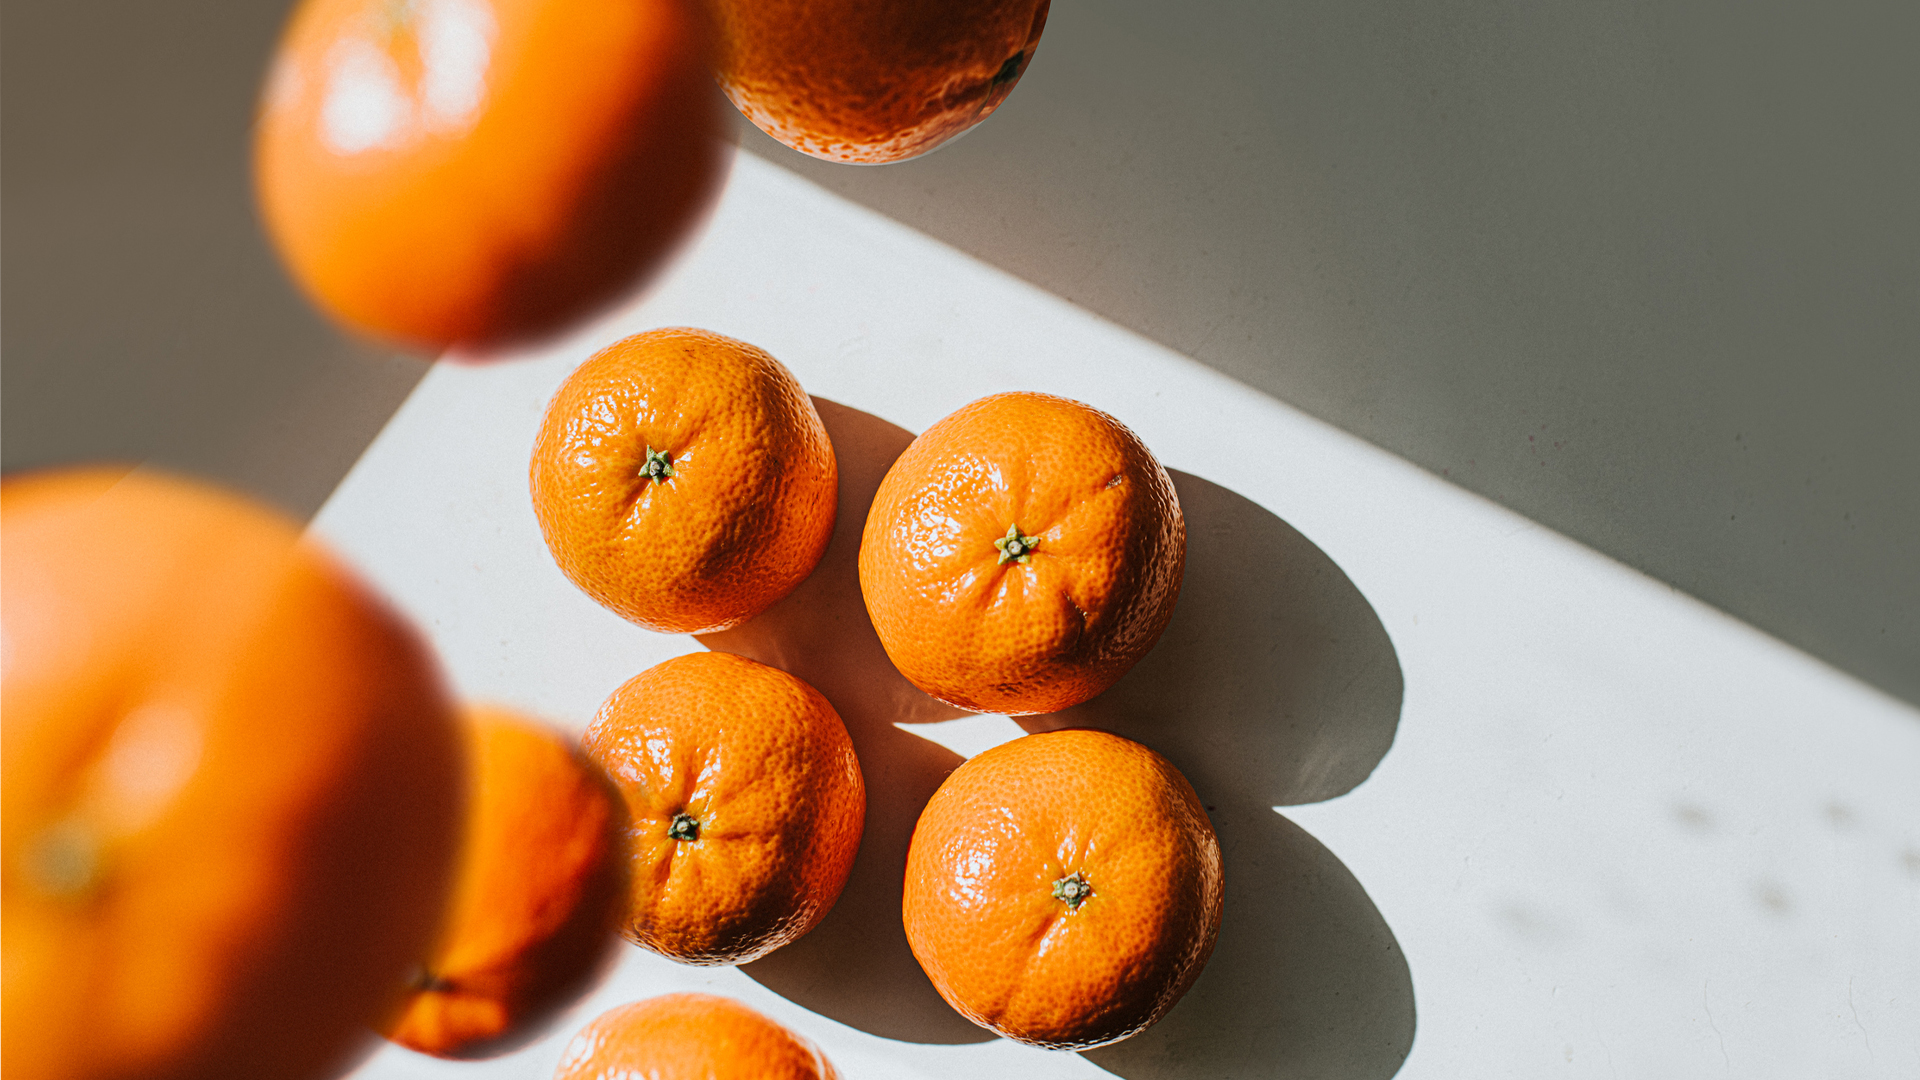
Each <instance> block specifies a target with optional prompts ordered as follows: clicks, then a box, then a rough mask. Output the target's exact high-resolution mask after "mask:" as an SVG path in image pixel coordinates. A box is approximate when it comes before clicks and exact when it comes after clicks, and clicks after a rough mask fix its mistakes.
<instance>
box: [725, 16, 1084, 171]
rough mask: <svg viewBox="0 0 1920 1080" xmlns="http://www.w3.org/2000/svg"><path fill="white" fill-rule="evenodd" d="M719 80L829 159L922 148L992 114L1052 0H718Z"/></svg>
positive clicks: (746, 105) (892, 157) (866, 160)
mask: <svg viewBox="0 0 1920 1080" xmlns="http://www.w3.org/2000/svg"><path fill="white" fill-rule="evenodd" d="M709 3H710V4H711V6H712V8H713V11H714V22H715V26H716V29H717V31H718V39H719V48H718V55H719V61H718V70H719V76H720V86H721V88H722V89H724V90H725V91H726V92H727V97H728V98H730V99H732V101H733V103H734V105H735V106H736V107H737V108H739V110H740V111H741V112H742V113H743V114H745V115H746V117H747V119H749V120H751V121H753V123H754V125H755V126H757V127H758V128H760V130H762V131H764V132H766V133H767V134H769V135H771V136H773V137H774V138H775V139H778V140H780V141H781V142H783V143H785V144H787V145H788V146H791V147H793V148H794V149H795V150H799V151H801V152H802V153H806V154H811V155H813V156H814V157H817V158H825V159H826V160H828V161H845V162H856V163H861V164H870V165H871V164H880V163H882V162H889V161H902V160H905V159H906V158H910V157H914V156H916V155H919V154H924V153H926V152H927V151H929V150H932V149H933V148H934V147H936V146H939V145H940V144H941V143H943V142H945V141H947V140H948V139H951V138H953V137H955V136H957V135H959V134H961V133H962V132H964V131H966V130H967V129H969V128H971V127H973V126H974V125H975V124H978V123H979V122H980V121H982V120H984V119H986V118H987V115H988V114H989V113H991V112H993V110H994V109H996V108H998V107H999V105H1000V103H1001V102H1003V101H1005V100H1006V98H1007V95H1008V94H1010V93H1012V92H1013V86H1014V84H1015V83H1017V82H1019V81H1020V76H1021V74H1022V73H1024V72H1025V71H1026V70H1027V64H1028V63H1029V62H1031V61H1032V59H1033V50H1034V48H1035V47H1036V46H1037V45H1039V44H1040V32H1041V30H1043V29H1044V28H1045V27H1046V25H1047V4H1048V0H914V2H912V3H900V2H898V0H709Z"/></svg>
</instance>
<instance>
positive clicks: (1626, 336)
mask: <svg viewBox="0 0 1920 1080" xmlns="http://www.w3.org/2000/svg"><path fill="white" fill-rule="evenodd" d="M283 11H284V7H283V6H282V5H277V4H272V3H266V4H262V3H254V4H243V3H239V2H238V0H183V2H178V3H164V4H163V3H133V2H126V0H119V2H108V0H68V2H64V3H54V2H49V0H38V2H29V0H15V2H13V3H11V4H10V5H8V7H7V8H6V10H5V13H4V25H3V28H0V43H3V44H0V47H3V48H4V60H3V62H0V80H3V83H0V110H3V112H4V115H3V116H0V135H3V137H4V142H5V145H4V153H3V155H0V167H3V168H4V176H3V177H0V183H3V184H4V189H3V190H4V199H5V206H4V209H3V210H0V214H3V215H4V224H5V234H4V241H5V248H4V276H3V278H0V282H3V284H4V297H3V299H0V302H3V303H4V322H3V323H0V333H3V334H4V340H3V347H4V390H5V394H4V418H3V427H0V436H3V438H0V442H3V443H4V455H5V466H6V467H7V468H8V469H15V468H21V467H27V466H31V465H36V464H43V463H47V462H52V461H60V460H68V459H74V458H87V457H101V456H115V457H121V458H132V459H150V460H154V461H157V462H161V463H165V464H169V465H173V466H176V467H182V468H187V469H192V470H194V471H197V472H200V473H203V474H209V475H213V476H216V477H221V478H224V479H227V480H229V481H232V482H235V483H239V484H241V485H243V486H246V487H248V488H250V489H252V490H255V491H257V492H259V493H261V494H264V495H266V496H268V497H270V498H273V499H276V500H277V501H279V502H281V503H282V504H283V505H285V506H287V507H289V508H290V509H292V510H294V511H296V512H301V513H309V512H311V511H312V510H313V509H314V508H315V507H317V506H318V505H319V503H320V502H321V501H322V500H323V499H324V498H325V496H326V493H327V492H328V491H329V490H330V488H331V487H332V485H333V483H334V482H335V481H336V480H337V479H338V477H339V476H340V475H341V474H342V473H343V472H344V471H345V469H346V468H347V467H348V466H349V465H350V464H351V463H352V461H353V459H354V457H355V456H356V455H357V454H358V453H359V451H360V449H361V448H362V447H363V446H364V445H365V443H366V441H367V440H368V439H369V438H371V436H372V434H373V433H374V432H375V431H377V430H378V428H379V426H380V424H381V423H382V422H383V421H384V420H385V418H386V416H387V415H389V414H390V412H391V410H392V409H393V407H394V406H396V405H397V404H398V402H399V400H400V399H401V398H402V397H404V395H405V393H406V391H407V390H408V389H409V388H410V387H411V386H412V385H413V383H414V381H416V380H417V378H418V377H419V375H420V373H421V372H422V370H423V366H422V365H421V364H420V362H419V361H415V360H407V359H401V358H393V357H389V356H385V355H382V354H376V353H373V352H371V351H369V350H366V349H363V348H360V347H356V346H353V345H350V344H347V343H345V342H344V341H342V340H341V339H339V338H338V337H337V336H335V335H334V334H332V333H331V332H330V331H328V330H327V329H326V328H325V327H324V326H323V325H322V324H321V323H320V322H319V321H318V320H317V319H316V318H315V317H314V316H312V315H311V314H309V313H308V312H307V311H306V310H305V308H304V307H303V306H302V305H301V303H300V301H299V300H298V299H297V298H296V297H295V296H294V295H293V294H292V292H291V291H290V289H289V288H288V286H287V285H286V284H285V282H284V280H283V279H282V277H281V276H280V274H279V271H278V270H277V269H276V268H275V266H274V265H273V262H272V258H271V256H270V254H269V253H268V252H267V251H266V249H265V247H264V246H263V244H262V242H261V240H260V239H259V237H258V235H257V232H256V227H255V225H254V222H253V218H252V213H251V209H250V206H249V203H248V197H247V181H246V170H245V162H246V127H247V120H248V114H249V111H250V107H251V99H252V93H253V87H254V84H255V82H256V81H257V78H258V75H259V72H260V70H261V68H262V66H263V64H264V58H265V55H266V52H267V50H268V48H269V46H270V43H271V41H272V38H273V34H274V32H275V29H276V27H277V23H278V21H279V19H280V18H281V15H282V12H283ZM1917 43H1920V8H1916V7H1914V6H1913V5H1895V4H1866V3H1860V2H1857V0H1845V2H1842V3H1837V4H1822V5H1812V4H1801V5H1782V4H1768V3H1741V4H1735V3H1731V2H1715V0H1683V2H1681V3H1675V4H1666V5H1650V4H1644V3H1633V2H1625V0H1591V2H1586V3H1578V4H1576V3H1539V2H1527V3H1521V2H1518V0H1515V2H1509V3H1499V2H1493V0H1442V2H1437V3H1436V2H1425V3H1418V4H1416V3H1412V2H1409V0H1385V2H1382V0H1373V2H1367V0H1358V2H1356V0H1339V2H1334V0H1303V2H1294V3H1288V4H1273V3H1247V2H1237V3H1230V2H1205V0H1195V2H1188V3H1183V4H1178V5H1175V4H1148V3H1142V2H1138V0H1125V2H1122V0H1106V2H1101V3H1090V2H1085V0H1082V2H1073V0H1062V2H1060V3H1057V4H1056V5H1055V6H1054V10H1053V14H1052V17H1051V21H1050V23H1049V26H1048V29H1047V33H1046V35H1045V37H1044V38H1043V39H1042V41H1041V45H1040V48H1039V51H1038V53H1037V55H1036V57H1035V61H1034V63H1033V65H1032V67H1031V68H1030V69H1029V70H1028V73H1027V75H1026V77H1025V79H1024V80H1023V81H1022V82H1021V84H1020V87H1019V88H1018V90H1017V91H1016V92H1015V93H1014V95H1013V96H1012V97H1011V98H1010V99H1009V101H1008V103H1007V104H1006V105H1005V106H1004V107H1003V108H1002V109H1001V111H1000V112H999V113H998V114H997V115H996V116H995V117H994V118H993V119H992V120H990V121H989V122H988V123H987V124H985V125H983V126H982V127H980V128H979V129H977V130H976V131H975V132H973V133H972V134H970V135H969V136H968V137H967V138H965V139H964V140H962V141H960V142H958V143H956V144H954V145H951V146H949V147H947V148H945V149H943V150H941V151H939V152H937V153H936V154H934V155H932V156H930V157H928V158H925V159H923V160H920V161H916V162H910V163H906V164H903V165H895V166H889V167H885V168H847V167H841V166H830V165H826V164H822V163H816V162H813V161H810V160H808V159H804V158H801V157H799V156H798V155H795V154H792V153H790V152H787V151H785V150H784V149H782V148H779V147H777V146H774V145H772V144H771V143H770V142H768V141H767V140H765V139H764V138H763V137H761V136H759V135H758V134H757V133H752V132H748V133H746V134H744V135H743V137H742V142H743V145H744V146H746V147H747V149H749V150H751V151H753V152H756V153H762V154H765V155H766V156H768V157H769V158H771V159H773V160H775V161H778V162H779V163H780V164H782V165H785V166H787V167H789V168H792V169H794V170H796V171H797V172H799V173H801V174H803V175H805V176H808V177H809V178H811V179H814V180H816V181H818V182H820V183H822V184H824V185H826V186H827V187H829V188H832V189H834V190H836V191H839V192H841V193H843V194H845V195H848V196H850V197H852V198H854V199H857V200H859V201H861V202H864V203H866V204H868V205H870V206H873V207H875V208H876V209H878V210H880V211H882V212H884V213H886V214H889V215H891V216H893V217H895V218H897V219H899V220H901V221H904V222H906V223H908V224H910V225H913V226H915V227H917V228H920V229H922V230H925V231H926V232H928V233H930V234H932V235H934V236H936V237H939V238H941V239H943V240H945V241H947V242H949V243H952V244H954V245H956V246H958V247H960V248H962V249H964V250H967V251H969V252H972V253H974V254H976V255H978V256H980V257H982V258H984V259H986V260H988V261H990V262H992V263H994V264H996V265H999V266H1001V267H1003V268H1005V269H1007V270H1009V271H1011V272H1013V273H1015V274H1017V275H1020V276H1021V277H1024V278H1026V279H1028V280H1030V281H1033V282H1035V283H1036V284H1039V285H1041V286H1043V287H1045V288H1047V289H1049V290H1051V291H1053V292H1055V293H1057V294H1059V295H1061V296H1064V297H1067V298H1068V299H1071V300H1073V301H1075V302H1077V303H1080V304H1082V305H1084V306H1086V307H1087V308H1089V309H1091V310H1093V311H1096V312H1098V313H1100V314H1102V315H1104V316H1106V317H1108V318H1111V319H1113V320H1115V321H1117V322H1119V323H1122V324H1124V325H1126V326H1129V327H1131V328H1133V329H1135V330H1137V331H1139V332H1141V333H1143V334H1145V335H1147V336H1149V337H1151V338H1153V339H1155V340H1158V341H1160V342H1162V343H1164V344H1166V345H1168V346H1170V347H1172V348H1174V349H1176V350H1179V351H1181V352H1183V353H1186V354H1188V355H1190V356H1193V357H1195V358H1197V359H1199V360H1201V361H1203V362H1205V363H1207V364H1209V365H1211V366H1213V367H1215V368H1217V369H1218V370H1221V371H1223V372H1225V373H1227V374H1229V375H1232V376H1234V377H1236V378H1238V379H1241V380H1243V381H1245V382H1247V383H1248V384H1250V385H1252V386H1254V387H1256V388H1258V389H1260V390H1263V391H1265V392H1267V393H1269V394H1272V395H1273V396H1275V397H1278V398H1280V399H1283V400H1285V401H1288V402H1291V403H1293V404H1295V405H1297V406H1300V407H1301V408H1304V409H1306V410H1307V411H1309V412H1311V413H1314V414H1315V415H1318V416H1320V417H1322V418H1324V419H1326V420H1328V421H1330V422H1332V423H1334V424H1337V425H1339V426H1341V427H1343V428H1346V429H1347V430H1349V431H1353V432H1355V433H1357V434H1359V435H1361V436H1363V437H1365V438H1367V439H1370V440H1372V441H1374V442H1376V443H1378V444H1379V445H1381V446H1384V447H1386V448H1387V449H1389V450H1392V451H1394V452H1395V453H1398V454H1401V455H1403V456H1405V457H1407V458H1409V459H1411V460H1413V461H1414V462H1416V463H1418V464H1420V465H1422V466H1424V467H1426V468H1428V469H1430V470H1432V471H1434V472H1436V473H1440V474H1442V475H1444V476H1447V477H1449V478H1450V479H1452V480H1453V481H1455V482H1456V483H1459V484H1461V485H1462V486H1463V487H1466V488H1468V489H1469V490H1472V491H1476V492H1479V493H1481V494H1483V495H1486V496H1488V497H1489V498H1492V499H1495V500H1497V501H1499V502H1501V503H1504V504H1505V505H1507V506H1510V507H1512V508H1513V509H1515V510H1517V511H1519V512H1521V513H1523V514H1526V515H1528V516H1529V517H1532V518H1534V519H1536V520H1538V521H1541V522H1543V523H1544V524H1546V525H1549V526H1551V527H1553V528H1555V529H1559V530H1561V531H1563V532H1565V533H1567V534H1569V535H1571V536H1573V537H1575V538H1577V539H1579V540H1581V541H1583V542H1585V543H1587V544H1590V545H1592V546H1594V547H1596V548H1598V549H1600V550H1602V551H1604V552H1606V553H1608V554H1610V555H1612V556H1614V557H1616V558H1618V559H1620V560H1622V561H1624V562H1626V563H1629V564H1631V565H1633V566H1636V567H1639V568H1640V569H1643V570H1645V571H1646V572H1648V573H1650V574H1652V575H1654V576H1655V577H1658V578H1660V579H1662V580H1665V581H1668V582H1671V583H1672V584H1673V585H1675V586H1676V587H1678V588H1680V589H1683V590H1685V591H1687V592H1690V593H1692V594H1694V595H1696V596H1699V597H1701V598H1702V599H1705V600H1707V601H1708V602H1710V603H1713V604H1715V605H1718V606H1719V607H1721V608H1724V609H1725V610H1727V611H1729V612H1732V613H1733V614H1735V615H1737V616H1739V617H1740V618H1743V619H1746V620H1748V621H1749V622H1752V623H1754V624H1755V625H1757V626H1759V627H1761V628H1762V629H1765V630H1767V631H1769V632H1771V633H1773V634H1776V635H1778V636H1780V637H1782V638H1784V639H1785V640H1787V641H1789V642H1792V643H1793V644H1795V645H1797V646H1799V647H1801V648H1803V649H1806V650H1807V651H1809V652H1812V653H1814V654H1815V655H1817V656H1821V657H1823V658H1825V659H1827V660H1829V661H1831V662H1833V663H1834V664H1836V665H1838V666H1840V667H1842V668H1844V669H1846V670H1849V671H1851V672H1853V673H1855V674H1857V675H1859V676H1860V677H1862V678H1864V679H1866V680H1868V681H1870V682H1873V683H1876V684H1877V685H1880V686H1882V687H1884V688H1886V689H1887V690H1889V691H1890V692H1892V693H1895V694H1897V695H1899V696H1902V697H1904V698H1906V699H1907V700H1909V701H1920V549H1917V548H1916V542H1915V539H1914V537H1915V536H1916V533H1917V531H1920V433H1917V432H1916V429H1915V425H1914V423H1913V415H1914V413H1915V411H1916V407H1917V406H1920V363H1917V361H1920V356H1917V355H1916V354H1917V353H1920V254H1917V253H1920V205H1917V201H1916V199H1915V196H1914V194H1913V193H1914V192H1916V191H1920V135H1917V134H1916V133H1917V132H1920V121H1917V120H1916V117H1915V103H1916V102H1920V64H1915V63H1913V56H1914V52H1915V47H1916V44H1917ZM1008 347H1009V348H1010V349H1018V348H1021V347H1024V346H1023V344H1022V343H1018V342H1010V343H1009V346H1008ZM1274 467H1276V468H1286V467H1287V463H1285V462H1276V463H1274ZM1407 542H1408V543H1418V542H1419V538H1418V537H1408V538H1407ZM1620 629H1621V632H1622V633H1632V632H1633V628H1632V627H1622V628H1620Z"/></svg>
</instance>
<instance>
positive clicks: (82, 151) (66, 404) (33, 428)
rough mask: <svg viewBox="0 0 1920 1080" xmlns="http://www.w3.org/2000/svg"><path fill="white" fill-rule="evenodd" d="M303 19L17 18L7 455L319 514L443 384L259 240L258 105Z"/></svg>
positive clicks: (134, 11) (2, 71)
mask: <svg viewBox="0 0 1920 1080" xmlns="http://www.w3.org/2000/svg"><path fill="white" fill-rule="evenodd" d="M287 6H288V5H286V4H284V3H281V2H278V0H270V2H265V3H260V2H255V3H241V2H238V0H144V2H143V0H13V2H11V3H8V4H7V5H6V9H5V14H4V20H5V21H4V24H0V48H4V53H5V55H4V57H3V58H0V138H4V142H5V145H4V149H3V150H0V192H4V199H5V205H4V207H0V218H3V219H4V223H5V232H4V245H5V247H4V253H3V254H0V257H3V258H4V264H3V265H0V289H4V295H0V312H3V313H4V321H0V365H3V366H0V390H4V397H0V410H3V411H4V415H3V416H0V452H3V453H4V460H5V467H6V468H7V469H8V470H13V469H19V468H27V467H31V466H35V465H42V464H47V463H52V462H59V461H70V460H87V459H101V458H113V459H120V460H134V461H141V460H150V461H153V462H155V463H156V464H161V465H166V466H170V467H172V468H175V469H181V470H185V471H188V472H193V473H196V474H199V475H202V476H210V477H215V478H217V479H220V480H224V481H226V482H228V483H231V484H235V485H238V486H240V487H243V488H246V489H248V490H251V491H253V492H254V493H256V494H258V495H261V496H264V497H266V498H268V499H271V500H273V501H275V502H278V503H279V504H281V505H282V506H284V507H285V508H287V509H288V510H290V511H292V512H294V513H296V514H299V515H300V516H302V517H305V516H307V515H310V514H312V513H313V511H315V510H317V509H319V507H320V504H321V503H322V502H324V501H325V500H326V497H327V495H328V493H329V492H331V491H332V490H333V487H334V485H335V484H336V483H338V482H339V480H340V477H341V476H343V475H345V473H346V471H347V469H348V467H350V466H351V465H352V464H353V462H354V460H355V459H356V458H357V457H359V455H360V451H361V450H363V449H364V448H365V447H366V444H367V442H368V441H369V440H371V439H372V438H373V436H374V434H375V433H376V432H378V431H379V430H380V426H381V425H382V424H384V423H385V422H386V419H387V417H388V416H389V415H391V414H392V412H393V410H394V408H395V407H397V406H398V405H399V403H400V401H401V400H402V399H404V398H405V397H406V394H407V392H408V391H409V390H411V389H412V388H413V385H414V383H415V382H417V381H418V380H419V378H420V376H421V375H422V374H424V373H425V371H426V365H425V363H424V362H422V361H420V360H410V359H406V358H402V357H395V356H391V355H388V354H383V353H378V352H375V351H373V350H370V349H367V348H364V347H360V346H356V345H353V344H350V343H348V342H347V341H345V340H344V339H343V338H341V337H340V336H339V335H338V334H336V333H334V332H333V331H332V330H331V329H330V328H328V327H327V326H326V325H325V324H324V323H323V322H322V321H321V320H320V318H319V317H318V316H316V315H314V314H313V313H312V312H311V311H310V310H309V309H308V308H307V306H306V304H305V303H304V302H303V301H302V300H301V299H300V298H299V297H298V296H297V295H295V293H294V291H293V289H292V286H291V285H290V284H289V283H288V282H287V280H286V278H285V277H284V276H283V275H282V273H281V271H280V268H279V266H278V264H276V263H275V261H274V258H273V255H272V253H271V252H270V251H268V249H267V246H266V242H265V240H264V239H262V237H261V236H260V232H259V228H258V226H257V225H256V224H255V219H254V215H253V205H252V201H251V194H250V182H249V179H248V173H247V158H248V125H249V123H250V121H251V117H252V111H253V98H254V90H255V87H256V86H257V84H258V82H259V78H260V73H261V71H262V70H263V69H264V68H265V65H266V57H267V54H268V52H269V50H270V48H271V46H272V43H273V41H274V38H275V37H276V35H277V34H278V32H279V27H280V21H281V19H282V18H283V17H284V14H285V11H286V8H287Z"/></svg>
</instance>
